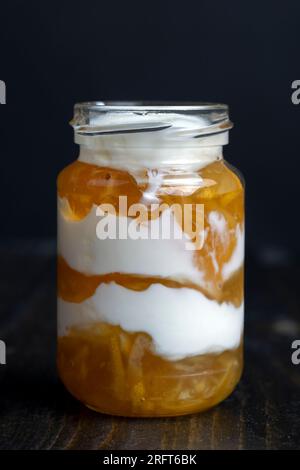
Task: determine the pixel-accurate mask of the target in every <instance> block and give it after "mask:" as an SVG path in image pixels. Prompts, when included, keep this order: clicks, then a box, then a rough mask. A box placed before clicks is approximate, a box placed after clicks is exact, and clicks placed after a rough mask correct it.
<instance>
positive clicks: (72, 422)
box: [0, 241, 300, 450]
mask: <svg viewBox="0 0 300 470" xmlns="http://www.w3.org/2000/svg"><path fill="white" fill-rule="evenodd" d="M0 261H1V263H0V278H1V282H0V293H1V304H0V308H1V314H0V339H2V340H5V342H6V345H7V365H5V366H4V365H2V366H0V406H1V416H0V448H1V449H106V450H109V449H152V450H154V449H157V450H158V449H161V450H163V449H169V450H171V449H295V448H299V445H300V418H299V417H300V365H299V366H295V365H293V364H292V362H291V353H292V350H291V342H292V341H293V340H294V339H296V338H298V339H299V338H300V321H299V311H300V292H299V288H298V282H299V278H300V276H299V274H300V272H299V268H298V267H297V266H293V265H287V266H284V265H283V266H280V265H279V266H264V265H261V264H258V263H255V262H254V261H251V262H249V268H248V273H249V274H248V278H247V306H246V340H245V349H246V357H245V372H244V375H243V378H242V380H241V383H240V385H239V386H238V388H237V390H236V391H235V393H234V394H233V395H232V396H231V397H230V398H228V399H227V400H226V401H225V402H224V403H222V404H221V405H219V406H218V407H216V408H215V409H213V410H211V411H208V412H205V413H203V414H198V415H191V416H185V417H178V418H163V419H126V418H116V417H111V416H104V415H100V414H97V413H94V412H92V411H90V410H88V409H86V408H85V407H84V406H82V405H81V404H80V403H78V402H77V401H75V400H74V399H73V398H72V397H71V396H70V395H69V394H68V393H67V392H66V391H65V390H64V388H63V386H62V385H61V384H60V382H59V380H58V378H57V375H56V368H55V336H56V331H55V330H56V301H55V258H54V245H53V244H51V243H50V244H48V243H45V242H34V241H33V242H28V243H21V244H20V243H18V245H15V244H13V243H11V244H9V245H7V244H6V245H1V246H0Z"/></svg>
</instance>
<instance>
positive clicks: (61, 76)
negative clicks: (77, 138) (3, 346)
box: [0, 0, 300, 258]
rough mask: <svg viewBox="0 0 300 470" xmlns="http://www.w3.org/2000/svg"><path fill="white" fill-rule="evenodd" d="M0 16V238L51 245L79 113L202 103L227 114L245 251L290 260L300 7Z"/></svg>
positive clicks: (294, 238)
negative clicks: (116, 104)
mask: <svg viewBox="0 0 300 470" xmlns="http://www.w3.org/2000/svg"><path fill="white" fill-rule="evenodd" d="M0 14H1V28H0V48H1V49H0V79H1V80H4V81H5V82H6V86H7V104H6V105H4V106H0V154H1V158H0V162H1V182H0V187H1V203H2V204H1V220H2V224H1V234H0V237H1V238H2V239H18V238H39V237H47V238H51V237H54V236H55V231H56V226H55V214H56V207H55V178H56V175H57V173H58V172H59V170H60V169H62V168H63V167H64V166H65V165H66V164H68V163H70V162H71V161H72V160H74V159H75V157H76V155H77V151H78V150H77V149H76V146H75V144H74V143H73V133H72V129H71V127H70V126H69V125H68V121H69V120H70V118H71V117H72V109H73V104H74V103H75V102H78V101H83V100H107V99H118V100H121V99H146V100H151V99H153V100H197V101H199V100H200V101H201V100H204V101H221V102H225V103H228V104H229V106H230V111H231V118H232V120H233V122H234V123H235V128H234V129H233V131H231V134H230V145H229V146H227V147H226V148H225V157H226V158H227V160H228V161H229V162H230V163H232V164H234V165H235V166H237V167H238V168H239V169H240V170H241V171H242V172H243V174H244V176H245V179H246V184H247V187H246V189H247V236H248V243H247V246H248V248H250V249H252V251H253V252H254V251H255V250H256V252H257V253H263V256H267V257H270V256H271V258H272V257H276V256H277V257H278V256H279V257H280V256H281V255H282V254H283V256H285V257H286V256H291V257H292V256H294V254H298V253H299V251H298V240H299V231H298V229H299V228H300V223H299V209H298V197H299V179H298V172H299V169H300V158H299V138H298V135H299V124H300V105H299V106H296V105H294V104H292V102H291V94H292V89H291V83H292V81H293V80H296V79H299V78H300V63H299V39H300V27H299V21H300V19H299V17H300V2H299V0H288V1H285V2H282V1H274V0H272V1H271V0H266V1H256V2H255V1H251V2H242V1H226V2H225V1H212V0H206V1H201V0H198V1H185V2H183V1H180V2H179V1H175V0H161V1H160V2H157V3H155V2H148V1H140V2H129V1H128V2H127V1H119V2H114V1H110V2H108V1H107V2H104V1H99V0H98V1H85V2H73V1H72V2H71V1H68V2H67V1H59V2H57V1H51V2H41V1H31V2H28V1H27V2H26V1H21V0H19V1H18V0H10V1H9V2H8V1H7V2H5V4H3V3H2V4H1V7H0Z"/></svg>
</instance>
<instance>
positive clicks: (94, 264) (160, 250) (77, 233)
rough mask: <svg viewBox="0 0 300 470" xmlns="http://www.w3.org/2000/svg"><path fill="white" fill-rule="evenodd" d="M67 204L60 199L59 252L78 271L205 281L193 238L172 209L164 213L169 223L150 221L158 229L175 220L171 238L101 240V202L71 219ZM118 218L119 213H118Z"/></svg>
mask: <svg viewBox="0 0 300 470" xmlns="http://www.w3.org/2000/svg"><path fill="white" fill-rule="evenodd" d="M67 206H68V203H67V201H66V200H65V199H60V200H59V208H58V253H59V254H60V255H61V256H63V258H64V259H65V261H66V262H67V263H68V264H69V266H71V268H73V269H75V270H76V271H79V272H82V273H85V274H109V273H115V272H119V273H127V274H138V275H144V276H158V277H167V278H171V279H174V280H178V281H190V282H193V283H195V284H196V283H199V284H201V282H202V279H203V274H202V273H201V272H200V271H199V270H198V269H197V268H196V266H195V264H194V261H193V256H194V255H193V254H194V252H193V251H190V250H187V249H186V246H185V243H187V242H188V241H189V238H188V236H187V235H186V234H185V233H183V232H182V230H181V227H180V226H179V225H178V223H177V222H176V220H175V219H174V216H173V214H172V213H170V211H167V210H165V211H164V212H163V214H162V216H161V217H160V219H162V218H165V219H166V220H165V222H166V223H164V221H161V220H159V219H156V220H152V221H151V222H150V223H149V225H150V226H151V227H150V230H151V232H152V233H156V232H157V229H158V228H159V227H158V225H159V224H161V226H162V227H167V226H168V224H169V223H170V224H172V226H174V228H175V231H174V233H172V234H171V235H172V238H171V239H168V240H167V239H165V240H164V239H162V238H159V239H149V238H148V239H138V240H134V239H132V238H127V239H125V240H120V239H115V240H111V239H109V238H108V239H106V240H99V239H98V238H97V235H96V228H97V224H98V222H99V220H100V218H99V216H97V215H96V211H97V206H96V205H94V206H93V207H92V209H91V211H90V212H89V214H88V215H87V216H86V217H85V218H83V219H81V220H72V219H70V218H69V217H68V207H67ZM111 217H112V218H113V217H114V216H111ZM117 218H118V216H117V217H115V219H117ZM168 218H169V220H168ZM125 219H126V224H127V223H132V222H133V219H130V218H127V217H126V218H125ZM141 230H143V228H141ZM145 231H148V229H147V230H146V229H145ZM177 237H178V238H179V237H181V239H177Z"/></svg>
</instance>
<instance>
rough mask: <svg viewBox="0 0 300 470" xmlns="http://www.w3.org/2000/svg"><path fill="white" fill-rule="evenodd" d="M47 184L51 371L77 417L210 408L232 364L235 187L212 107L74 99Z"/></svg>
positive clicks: (238, 238)
mask: <svg viewBox="0 0 300 470" xmlns="http://www.w3.org/2000/svg"><path fill="white" fill-rule="evenodd" d="M72 125H73V127H74V131H75V142H77V143H78V144H79V145H80V152H79V157H78V160H77V161H75V162H74V163H72V164H71V165H69V166H67V167H66V168H65V169H63V170H62V172H61V173H60V174H59V176H58V370H59V375H60V377H61V379H62V381H63V383H64V384H65V386H66V387H67V389H68V390H69V391H70V392H71V393H72V395H74V396H75V397H76V398H77V399H79V400H80V401H82V402H83V403H84V404H85V405H87V406H88V407H89V408H92V409H94V410H96V411H100V412H103V413H110V414H114V415H122V416H173V415H182V414H187V413H193V412H197V411H202V410H205V409H207V408H210V407H212V406H214V405H216V404H217V403H219V402H220V401H222V400H224V399H225V398H226V397H227V396H228V395H229V394H230V393H231V392H232V390H233V389H234V387H235V386H236V384H237V383H238V381H239V379H240V376H241V371H242V364H243V352H242V348H243V347H242V337H243V263H244V189H243V183H242V181H241V178H240V177H239V176H238V174H237V172H236V170H235V169H233V168H232V167H231V166H229V165H228V164H227V163H226V162H225V161H224V159H223V156H222V148H223V145H225V144H226V143H228V131H229V129H230V128H231V127H232V124H231V123H230V121H229V117H228V108H227V106H226V105H223V104H210V103H207V104H206V103H202V104H201V103H199V104H187V105H185V104H182V105H176V104H175V105H163V104H158V105H155V104H149V105H148V104H147V103H144V104H142V103H102V102H92V103H82V104H77V105H76V106H75V116H74V119H73V121H72Z"/></svg>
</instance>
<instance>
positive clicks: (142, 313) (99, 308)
mask: <svg viewBox="0 0 300 470" xmlns="http://www.w3.org/2000/svg"><path fill="white" fill-rule="evenodd" d="M243 316H244V308H243V305H241V306H240V307H238V308H237V307H234V306H233V305H231V304H229V303H222V304H218V303H217V302H215V301H214V300H208V299H207V298H206V297H205V296H204V295H203V294H201V293H200V292H198V291H195V290H193V289H188V288H178V289H173V288H169V287H165V286H163V285H161V284H152V285H151V286H150V287H149V288H148V289H146V290H144V291H141V292H136V291H132V290H129V289H126V288H125V287H122V286H119V285H117V284H115V283H114V282H112V283H109V284H100V286H99V287H98V289H97V290H96V292H95V294H94V295H93V296H92V297H90V298H89V299H87V300H85V301H83V302H81V303H72V302H66V301H64V300H61V299H58V334H59V336H63V335H65V334H67V332H68V329H69V328H70V327H72V326H79V327H84V326H88V325H92V324H93V323H95V322H98V321H103V322H107V323H109V324H112V325H120V326H121V327H122V328H123V329H124V330H125V331H128V332H145V333H148V334H149V335H150V336H151V338H152V339H153V344H154V351H155V353H156V354H158V355H160V356H162V357H165V358H166V359H169V360H178V359H182V358H184V357H188V356H194V355H197V354H209V353H219V352H222V351H225V350H228V349H234V348H236V347H238V346H239V344H240V341H241V336H242V333H243Z"/></svg>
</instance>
